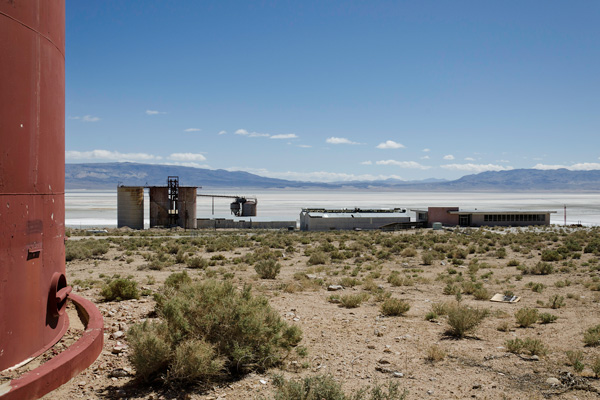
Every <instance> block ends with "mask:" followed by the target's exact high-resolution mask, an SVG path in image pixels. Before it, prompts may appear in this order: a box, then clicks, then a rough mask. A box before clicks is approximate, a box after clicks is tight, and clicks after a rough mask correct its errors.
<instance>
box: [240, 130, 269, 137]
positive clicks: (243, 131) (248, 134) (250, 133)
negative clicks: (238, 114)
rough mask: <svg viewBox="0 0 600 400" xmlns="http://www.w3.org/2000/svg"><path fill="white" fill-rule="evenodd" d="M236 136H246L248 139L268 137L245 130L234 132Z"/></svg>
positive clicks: (264, 134)
mask: <svg viewBox="0 0 600 400" xmlns="http://www.w3.org/2000/svg"><path fill="white" fill-rule="evenodd" d="M235 134H236V135H242V136H248V137H269V136H270V135H269V134H268V133H258V132H248V131H247V130H245V129H238V130H237V131H235Z"/></svg>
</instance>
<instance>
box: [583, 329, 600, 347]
mask: <svg viewBox="0 0 600 400" xmlns="http://www.w3.org/2000/svg"><path fill="white" fill-rule="evenodd" d="M583 342H584V343H585V345H586V346H592V347H596V346H598V345H600V325H596V326H592V327H591V328H588V330H587V331H585V333H584V334H583Z"/></svg>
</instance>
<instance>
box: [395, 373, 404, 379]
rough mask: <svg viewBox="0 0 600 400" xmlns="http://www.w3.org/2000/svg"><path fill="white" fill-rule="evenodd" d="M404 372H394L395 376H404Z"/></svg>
mask: <svg viewBox="0 0 600 400" xmlns="http://www.w3.org/2000/svg"><path fill="white" fill-rule="evenodd" d="M403 376H404V374H403V373H402V372H394V378H402V377H403Z"/></svg>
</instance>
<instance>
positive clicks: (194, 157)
mask: <svg viewBox="0 0 600 400" xmlns="http://www.w3.org/2000/svg"><path fill="white" fill-rule="evenodd" d="M169 159H170V160H174V161H206V157H204V155H202V154H198V153H173V154H171V155H170V156H169Z"/></svg>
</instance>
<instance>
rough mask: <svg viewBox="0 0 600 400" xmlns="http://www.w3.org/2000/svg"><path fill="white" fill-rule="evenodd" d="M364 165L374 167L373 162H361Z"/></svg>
mask: <svg viewBox="0 0 600 400" xmlns="http://www.w3.org/2000/svg"><path fill="white" fill-rule="evenodd" d="M361 164H362V165H372V164H373V162H372V161H363V162H361Z"/></svg>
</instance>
